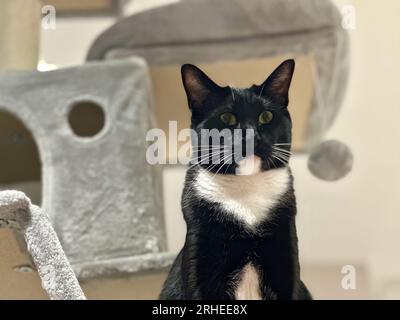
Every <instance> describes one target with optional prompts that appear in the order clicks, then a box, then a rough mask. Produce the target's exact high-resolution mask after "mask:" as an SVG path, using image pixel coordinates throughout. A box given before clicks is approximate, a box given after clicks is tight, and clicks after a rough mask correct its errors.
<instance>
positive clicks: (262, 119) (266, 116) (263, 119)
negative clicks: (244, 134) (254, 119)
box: [258, 111, 274, 124]
mask: <svg viewBox="0 0 400 320" xmlns="http://www.w3.org/2000/svg"><path fill="white" fill-rule="evenodd" d="M273 117H274V115H273V114H272V112H271V111H264V112H261V113H260V116H259V117H258V122H259V123H260V124H267V123H269V122H271V121H272V118H273Z"/></svg>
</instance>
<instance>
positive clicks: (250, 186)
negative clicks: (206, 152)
mask: <svg viewBox="0 0 400 320" xmlns="http://www.w3.org/2000/svg"><path fill="white" fill-rule="evenodd" d="M194 183H195V189H196V191H197V192H198V194H199V195H200V196H201V197H203V198H204V199H207V200H208V201H211V202H214V203H217V204H219V205H221V206H222V208H223V209H224V210H225V211H226V212H227V213H229V214H232V215H234V216H235V217H236V218H237V219H238V220H240V221H242V222H245V223H246V224H247V225H248V226H249V227H254V226H256V225H257V223H259V222H260V221H262V220H264V219H265V218H266V217H267V216H268V212H269V211H270V210H271V209H272V208H273V207H274V206H275V205H276V203H277V202H278V200H279V199H280V197H281V196H282V195H283V194H284V193H285V192H286V190H287V188H288V185H289V172H288V169H287V168H281V169H274V170H268V171H264V172H259V173H255V174H252V175H223V174H217V175H214V174H213V173H211V172H209V171H206V170H204V169H200V171H199V173H198V175H197V177H196V181H195V182H194Z"/></svg>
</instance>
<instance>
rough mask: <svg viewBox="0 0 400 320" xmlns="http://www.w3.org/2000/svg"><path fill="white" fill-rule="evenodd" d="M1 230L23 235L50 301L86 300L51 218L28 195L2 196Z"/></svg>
mask: <svg viewBox="0 0 400 320" xmlns="http://www.w3.org/2000/svg"><path fill="white" fill-rule="evenodd" d="M0 227H11V228H13V229H14V230H16V231H18V232H21V233H22V234H23V236H24V239H25V242H26V245H27V248H28V252H29V253H30V255H31V256H32V259H33V262H34V263H35V266H36V268H37V271H38V273H39V276H40V277H41V279H42V285H43V288H44V289H45V290H46V291H47V293H48V295H49V297H50V299H52V300H84V299H86V298H85V295H84V294H83V292H82V289H81V287H80V286H79V282H78V280H77V278H76V277H75V274H74V272H73V271H72V268H71V265H70V264H69V261H68V259H67V257H66V256H65V254H64V251H63V249H62V247H61V244H60V242H59V241H58V237H57V235H56V233H55V232H54V229H53V227H52V226H51V223H50V220H49V218H48V216H47V215H46V213H45V212H44V211H43V210H42V209H40V208H39V207H37V206H34V205H32V204H31V201H30V200H29V199H28V198H27V197H26V196H25V194H23V193H22V192H18V191H2V192H0Z"/></svg>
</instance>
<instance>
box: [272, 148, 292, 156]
mask: <svg viewBox="0 0 400 320" xmlns="http://www.w3.org/2000/svg"><path fill="white" fill-rule="evenodd" d="M272 153H276V154H279V155H282V156H285V157H286V158H290V155H291V154H290V153H285V152H282V151H279V150H273V151H272Z"/></svg>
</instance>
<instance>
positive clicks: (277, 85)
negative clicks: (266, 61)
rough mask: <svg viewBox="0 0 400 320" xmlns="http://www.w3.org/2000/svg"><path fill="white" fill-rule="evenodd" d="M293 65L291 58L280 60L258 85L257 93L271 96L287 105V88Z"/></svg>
mask: <svg viewBox="0 0 400 320" xmlns="http://www.w3.org/2000/svg"><path fill="white" fill-rule="evenodd" d="M294 67H295V62H294V60H293V59H290V60H285V61H284V62H282V63H281V64H280V65H279V67H277V68H276V69H275V71H274V72H272V73H271V75H270V76H269V77H268V79H267V80H265V81H264V83H263V84H262V85H261V86H260V92H259V95H260V96H264V97H267V98H272V99H273V100H275V101H277V102H278V103H279V104H282V105H283V106H285V107H287V106H288V104H289V88H290V83H291V81H292V77H293V72H294Z"/></svg>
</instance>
